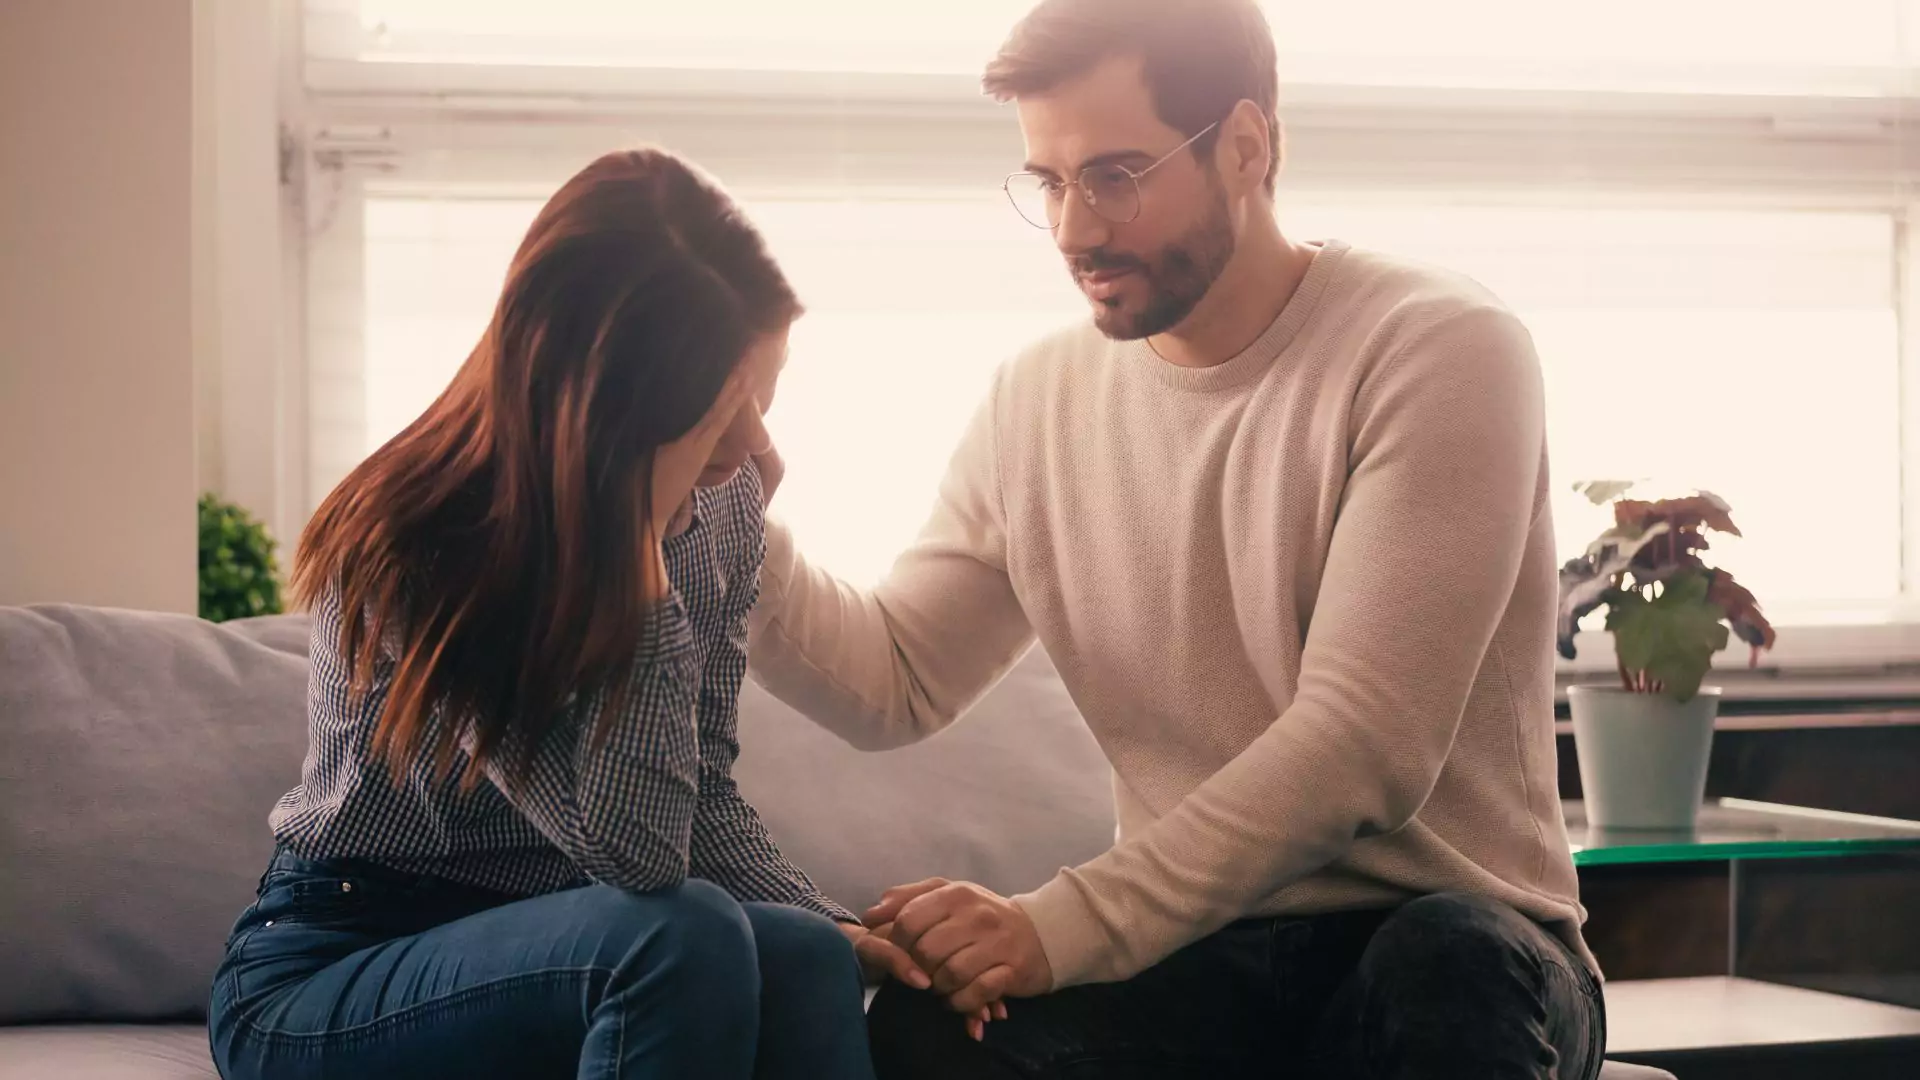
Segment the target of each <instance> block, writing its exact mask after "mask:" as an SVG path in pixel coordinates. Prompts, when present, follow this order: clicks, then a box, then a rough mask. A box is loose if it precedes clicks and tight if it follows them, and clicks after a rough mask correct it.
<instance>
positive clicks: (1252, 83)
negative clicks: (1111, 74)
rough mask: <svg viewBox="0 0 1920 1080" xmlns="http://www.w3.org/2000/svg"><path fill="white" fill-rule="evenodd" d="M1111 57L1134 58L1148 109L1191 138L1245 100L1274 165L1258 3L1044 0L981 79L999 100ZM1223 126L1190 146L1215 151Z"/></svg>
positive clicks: (1267, 39)
mask: <svg viewBox="0 0 1920 1080" xmlns="http://www.w3.org/2000/svg"><path fill="white" fill-rule="evenodd" d="M1116 56H1138V57H1140V59H1141V61H1142V67H1143V70H1144V72H1145V75H1146V82H1147V91H1148V93H1150V94H1151V95H1152V97H1153V107H1154V112H1155V113H1156V114H1157V115H1158V116H1159V117H1160V120H1161V122H1162V123H1165V124H1166V125H1167V126H1168V127H1171V128H1173V129H1175V130H1176V131H1179V132H1180V133H1181V134H1182V135H1188V136H1191V135H1193V134H1194V133H1196V132H1199V131H1201V130H1204V129H1205V128H1206V126H1207V125H1208V124H1211V123H1214V122H1216V121H1219V120H1224V119H1225V118H1226V116H1227V113H1228V112H1230V111H1232V109H1233V107H1234V106H1235V105H1238V104H1239V103H1240V102H1241V101H1251V102H1253V103H1254V104H1255V105H1257V106H1259V107H1260V111H1261V113H1262V114H1264V115H1265V116H1266V118H1267V136H1268V139H1269V141H1270V142H1271V145H1272V148H1273V149H1272V160H1271V161H1270V162H1269V163H1268V168H1267V192H1268V194H1272V192H1273V185H1274V181H1275V179H1276V176H1277V174H1278V173H1279V171H1280V115H1279V98H1280V76H1279V71H1278V64H1277V61H1276V59H1275V57H1274V45H1273V31H1272V30H1271V29H1270V28H1269V27H1268V25H1267V19H1266V16H1265V15H1263V14H1261V11H1260V7H1259V4H1258V3H1256V2H1255V0H1177V2H1176V0H1041V3H1040V5H1039V6H1038V7H1035V8H1034V9H1033V10H1032V11H1030V12H1028V13H1027V16H1026V18H1024V19H1021V20H1020V22H1019V23H1018V24H1017V25H1015V26H1014V28H1013V32H1012V33H1011V34H1009V35H1008V36H1007V40H1006V44H1004V45H1002V46H1001V47H1000V53H999V55H997V56H995V57H994V58H993V62H992V63H990V64H988V65H987V70H986V74H985V75H984V76H983V77H982V78H981V80H980V81H981V85H982V86H983V87H984V88H985V90H986V92H987V93H988V94H991V95H992V96H993V97H994V98H995V99H996V100H999V101H1011V100H1014V99H1017V98H1021V97H1026V96H1029V95H1033V94H1043V93H1045V92H1047V91H1049V90H1052V89H1054V88H1055V87H1057V86H1059V85H1060V84H1061V83H1064V82H1067V81H1068V80H1070V79H1073V78H1076V77H1078V76H1080V75H1084V74H1086V73H1087V72H1088V71H1090V70H1092V69H1093V68H1094V67H1095V66H1097V65H1098V64H1100V63H1101V62H1103V61H1105V60H1108V59H1111V58H1113V57H1116ZM1218 135H1219V132H1218V131H1214V132H1210V133H1209V134H1208V136H1207V137H1206V138H1205V139H1202V140H1199V141H1198V142H1196V143H1195V144H1194V148H1195V151H1196V152H1198V153H1205V152H1206V151H1208V150H1211V149H1212V147H1213V144H1214V141H1215V139H1217V138H1218Z"/></svg>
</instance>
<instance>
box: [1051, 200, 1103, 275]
mask: <svg viewBox="0 0 1920 1080" xmlns="http://www.w3.org/2000/svg"><path fill="white" fill-rule="evenodd" d="M1112 239H1113V223H1112V222H1109V221H1108V220H1107V219H1106V218H1103V217H1101V216H1100V215H1099V214H1096V213H1094V212H1093V207H1091V206H1088V205H1087V200H1086V199H1085V198H1082V197H1081V195H1080V189H1079V188H1069V189H1067V192H1066V194H1065V196H1064V197H1063V199H1062V200H1061V204H1060V224H1059V226H1058V227H1057V228H1055V229H1054V230H1053V243H1054V246H1055V247H1058V248H1059V249H1060V254H1062V255H1065V256H1067V257H1068V258H1073V257H1074V256H1077V255H1085V254H1086V253H1087V252H1089V251H1093V250H1095V249H1097V248H1100V247H1103V246H1105V245H1106V243H1107V242H1108V241H1109V240H1112Z"/></svg>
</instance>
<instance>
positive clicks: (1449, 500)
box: [1016, 309, 1545, 987]
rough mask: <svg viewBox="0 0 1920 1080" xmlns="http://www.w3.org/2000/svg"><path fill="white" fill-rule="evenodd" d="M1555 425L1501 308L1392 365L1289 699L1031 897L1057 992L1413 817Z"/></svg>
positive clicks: (1220, 919) (1457, 711)
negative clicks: (1207, 767) (1157, 807)
mask: <svg viewBox="0 0 1920 1080" xmlns="http://www.w3.org/2000/svg"><path fill="white" fill-rule="evenodd" d="M1544 413H1545V406H1544V401H1543V392H1542V385H1541V376H1540V370H1539V362H1538V360H1537V358H1536V357H1535V354H1534V350H1533V345H1532V342H1531V340H1530V339H1529V338H1528V336H1527V333H1526V330H1525V329H1524V328H1523V327H1522V326H1521V325H1520V324H1519V322H1518V321H1517V320H1516V319H1515V318H1514V317H1513V316H1511V315H1510V314H1507V313H1505V312H1503V311H1499V310H1497V309H1476V310H1473V311H1469V312H1464V313H1460V314H1455V315H1453V316H1450V317H1446V318H1444V319H1442V320H1441V321H1440V322H1438V323H1437V324H1436V325H1434V326H1433V327H1431V328H1430V329H1428V330H1427V331H1425V332H1424V333H1422V334H1420V335H1418V336H1416V337H1414V338H1412V339H1411V340H1410V341H1409V343H1408V344H1407V345H1406V346H1403V347H1402V348H1401V349H1400V350H1399V352H1398V353H1396V354H1394V355H1391V356H1389V357H1387V358H1386V359H1385V360H1384V361H1383V364H1382V366H1381V367H1380V368H1378V369H1377V371H1376V374H1375V376H1374V377H1373V378H1371V379H1369V380H1368V381H1367V383H1366V384H1364V385H1363V387H1362V388H1361V390H1360V392H1359V395H1358V396H1357V398H1356V403H1355V408H1354V413H1353V419H1352V421H1351V425H1352V426H1351V428H1350V438H1351V457H1350V459H1349V462H1350V463H1349V477H1348V481H1347V485H1346V488H1345V491H1344V493H1343V496H1342V503H1341V505H1340V508H1339V511H1338V515H1337V518H1336V521H1335V525H1334V529H1333V534H1332V538H1331V542H1330V550H1329V553H1328V556H1327V560H1326V564H1325V567H1324V571H1323V574H1322V577H1321V581H1320V585H1319V590H1318V593H1317V595H1316V599H1315V602H1314V608H1313V616H1312V620H1311V624H1310V627H1309V630H1308V633H1307V637H1306V641H1305V644H1304V648H1303V651H1302V657H1301V670H1300V678H1299V684H1298V688H1297V690H1296V692H1295V695H1294V697H1293V700H1292V702H1291V704H1290V705H1289V706H1288V707H1287V708H1286V710H1285V711H1284V712H1282V713H1281V714H1280V716H1279V717H1278V719H1276V720H1275V721H1274V723H1273V724H1272V725H1271V726H1270V727H1268V728H1267V729H1266V730H1265V731H1264V732H1262V733H1261V734H1260V735H1259V736H1258V737H1257V738H1255V739H1254V741H1253V742H1252V744H1251V745H1249V746H1248V747H1247V748H1246V750H1244V751H1243V752H1241V753H1240V754H1239V755H1238V756H1237V757H1235V758H1234V759H1233V760H1231V761H1230V762H1228V763H1227V764H1226V765H1225V766H1224V767H1222V768H1221V769H1220V770H1219V771H1218V772H1217V773H1215V774H1214V775H1213V776H1211V777H1209V778H1208V779H1207V780H1206V781H1205V782H1203V783H1201V784H1200V785H1199V786H1198V787H1197V788H1195V789H1194V790H1193V791H1192V792H1191V793H1189V794H1188V795H1187V797H1186V798H1185V799H1183V800H1181V801H1180V802H1179V803H1178V804H1176V805H1175V806H1174V808H1173V809H1172V810H1171V811H1169V812H1168V813H1167V814H1166V815H1164V816H1163V817H1161V818H1160V819H1159V820H1158V821H1156V822H1154V823H1153V824H1152V825H1150V826H1148V827H1147V828H1145V829H1142V830H1139V831H1138V832H1136V833H1134V834H1133V835H1131V836H1129V837H1128V838H1127V839H1126V840H1125V841H1123V842H1122V843H1120V844H1119V845H1117V846H1115V847H1114V848H1113V849H1111V850H1110V851H1108V852H1107V853H1106V854H1104V855H1102V856H1100V857H1099V858H1096V859H1094V860H1092V861H1091V862H1088V863H1085V864H1083V865H1081V866H1079V867H1077V868H1074V869H1069V870H1063V871H1062V872H1061V873H1060V874H1059V875H1058V876H1056V877H1055V878H1054V879H1052V880H1051V881H1049V882H1048V883H1047V884H1045V885H1043V886H1041V887H1040V888H1039V889H1038V890H1036V891H1034V892H1032V893H1028V894H1026V895H1023V896H1020V897H1017V898H1016V900H1017V902H1018V903H1020V904H1021V905H1022V907H1023V908H1024V909H1025V910H1026V911H1027V912H1028V914H1029V915H1031V916H1032V918H1033V920H1034V923H1035V925H1036V927H1037V928H1038V931H1039V934H1040V937H1041V940H1042V943H1043V945H1044V946H1045V949H1046V953H1047V958H1048V961H1049V963H1050V964H1051V965H1052V968H1053V974H1054V982H1055V986H1056V987H1063V986H1069V985H1074V984H1077V983H1087V982H1101V981H1112V980H1118V979H1125V978H1129V977H1131V976H1133V975H1135V974H1137V973H1138V972H1140V971H1142V970H1144V969H1145V968H1147V967H1149V966H1151V965H1152V964H1154V963H1156V962H1157V961H1159V960H1160V959H1162V958H1164V957H1165V956H1167V955H1168V954H1170V953H1172V952H1173V951H1175V950H1176V949H1178V948H1180V947H1182V946H1184V945H1186V944H1188V943H1190V942H1192V941H1195V940H1197V939H1199V938H1201V937H1203V936H1205V935H1207V934H1209V933H1212V932H1213V931H1215V930H1217V929H1219V928H1220V927H1222V926H1225V925H1226V924H1227V923H1229V922H1232V921H1233V920H1235V919H1237V918H1241V917H1243V916H1244V915H1245V914H1246V913H1247V912H1248V911H1250V910H1251V909H1252V908H1253V906H1254V905H1256V904H1257V903H1258V902H1260V901H1261V900H1263V899H1264V898H1267V897H1270V896H1272V895H1273V893H1274V892H1275V891H1277V890H1278V889H1280V888H1282V887H1284V886H1285V885H1287V884H1289V883H1291V882H1293V881H1296V880H1298V879H1300V878H1302V877H1305V876H1306V875H1308V874H1310V873H1312V872H1313V871H1315V870H1318V869H1320V868H1321V867H1323V866H1325V865H1327V864H1328V863H1330V862H1332V861H1333V860H1334V859H1336V858H1338V857H1339V856H1340V855H1342V854H1343V853H1344V852H1345V851H1346V849H1347V848H1348V847H1349V846H1350V845H1351V844H1352V843H1353V842H1354V840H1355V839H1357V838H1361V837H1366V836H1370V835H1378V834H1382V833H1390V832H1393V831H1394V830H1397V829H1399V828H1401V827H1402V826H1404V825H1406V824H1407V823H1408V822H1409V821H1411V820H1412V819H1413V818H1414V816H1415V814H1417V813H1418V812H1419V810H1420V808H1421V806H1422V804H1423V803H1424V802H1425V801H1426V799H1427V797H1428V795H1429V793H1430V792H1431V791H1432V790H1433V787H1434V785H1435V783H1436V782H1437V780H1438V778H1439V774H1440V770H1441V767H1442V765H1443V764H1444V763H1445V761H1446V758H1447V755H1448V752H1449V749H1450V747H1451V745H1452V742H1453V738H1454V732H1455V730H1456V728H1457V727H1458V725H1459V723H1460V719H1461V715H1462V713H1463V711H1464V709H1465V707H1466V703H1467V699H1468V695H1469V691H1470V690H1471V688H1472V685H1473V682H1474V680H1475V678H1476V676H1477V673H1478V671H1479V668H1480V666H1481V663H1482V661H1483V659H1484V657H1485V655H1486V653H1487V650H1488V647H1489V644H1490V642H1491V641H1492V639H1493V635H1494V633H1495V630H1496V628H1497V627H1498V625H1499V623H1500V621H1501V619H1502V618H1503V616H1504V614H1505V611H1506V608H1507V605H1508V603H1509V600H1510V597H1511V596H1512V594H1513V590H1514V586H1515V582H1516V581H1517V579H1518V575H1519V572H1520V565H1521V560H1522V557H1523V554H1524V549H1525V546H1526V543H1527V536H1528V533H1529V532H1530V531H1531V529H1532V527H1533V525H1534V516H1535V514H1536V501H1537V491H1538V488H1537V483H1538V480H1539V471H1540V469H1541V463H1542V460H1543V454H1542V447H1543V445H1544V439H1545V419H1544Z"/></svg>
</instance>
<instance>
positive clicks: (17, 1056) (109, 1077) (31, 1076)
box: [0, 1024, 220, 1080]
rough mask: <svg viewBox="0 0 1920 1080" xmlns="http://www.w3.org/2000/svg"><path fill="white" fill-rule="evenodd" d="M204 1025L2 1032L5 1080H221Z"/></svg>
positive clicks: (0, 1064) (0, 1061)
mask: <svg viewBox="0 0 1920 1080" xmlns="http://www.w3.org/2000/svg"><path fill="white" fill-rule="evenodd" d="M219 1075H220V1074H219V1073H217V1072H215V1071H214V1068H213V1058H212V1055H211V1054H210V1053H209V1052H208V1050H207V1029H206V1028H204V1027H201V1026H200V1025H199V1024H180V1025H120V1024H71V1025H56V1026H50V1027H21V1028H0V1080H216V1078H217V1077H218V1076H219Z"/></svg>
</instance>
